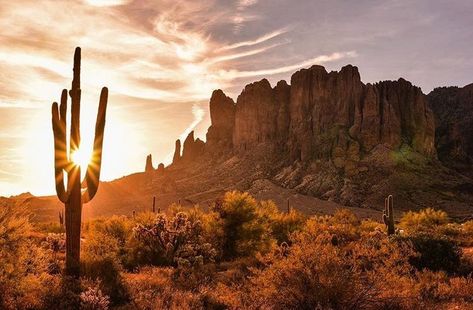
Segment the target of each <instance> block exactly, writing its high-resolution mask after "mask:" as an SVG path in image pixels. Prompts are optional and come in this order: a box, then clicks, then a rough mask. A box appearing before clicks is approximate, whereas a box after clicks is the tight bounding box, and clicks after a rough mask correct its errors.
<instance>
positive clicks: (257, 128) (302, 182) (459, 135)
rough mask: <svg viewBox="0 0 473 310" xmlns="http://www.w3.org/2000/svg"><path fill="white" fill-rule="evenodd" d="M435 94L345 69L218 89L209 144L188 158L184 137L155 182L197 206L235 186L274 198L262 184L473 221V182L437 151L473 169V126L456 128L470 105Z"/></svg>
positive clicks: (192, 146)
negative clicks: (390, 198) (434, 210)
mask: <svg viewBox="0 0 473 310" xmlns="http://www.w3.org/2000/svg"><path fill="white" fill-rule="evenodd" d="M438 92H440V91H439V90H436V91H435V92H433V94H436V93H438ZM456 92H457V90H456V89H454V90H449V93H448V96H447V95H445V96H447V97H448V98H451V96H453V95H452V94H453V93H454V94H456ZM458 92H459V93H458V95H454V97H455V96H456V97H455V98H457V99H452V100H454V101H455V102H457V101H458V102H460V101H462V102H463V101H468V100H470V99H469V98H471V97H469V96H471V87H468V88H467V90H462V91H460V90H458ZM433 94H430V95H429V97H427V96H425V95H424V94H423V93H422V91H421V89H420V88H419V87H416V86H414V85H412V84H411V83H410V82H408V81H406V80H404V79H402V78H400V79H399V80H397V81H382V82H378V83H375V84H370V83H368V84H365V83H363V82H362V81H361V78H360V74H359V72H358V69H357V68H356V67H354V66H351V65H348V66H345V67H343V68H342V69H341V70H340V71H338V72H337V71H332V72H327V71H326V70H325V68H324V67H322V66H312V67H311V68H308V69H302V70H299V71H298V72H296V73H294V74H293V75H292V77H291V81H290V84H288V83H287V82H285V81H280V82H278V83H277V84H276V85H275V86H274V87H272V86H271V84H270V83H269V81H268V80H266V79H263V80H261V81H258V82H254V83H251V84H249V85H247V86H245V88H244V89H243V91H242V92H241V94H240V95H239V96H238V97H237V100H236V102H235V101H234V100H233V99H231V98H230V97H228V96H226V95H225V94H224V93H223V91H221V90H216V91H214V92H213V93H212V97H211V99H210V118H211V126H210V127H209V129H208V132H207V136H206V142H203V141H201V140H200V139H195V137H194V133H193V132H191V133H190V134H189V135H188V137H187V138H186V139H185V141H184V143H183V144H182V155H181V141H179V140H177V141H176V149H175V153H174V159H173V163H172V164H171V165H170V166H168V167H166V168H164V169H163V168H162V167H161V168H160V173H158V174H156V175H157V176H156V177H157V178H158V179H159V178H163V180H165V181H163V182H164V183H166V184H171V183H170V180H173V182H174V183H172V184H176V186H178V188H174V189H173V188H169V186H168V187H166V188H167V191H171V192H173V191H175V192H176V193H179V195H184V196H187V197H192V201H195V200H194V199H197V201H199V200H200V199H201V198H202V197H207V199H210V197H214V196H215V195H217V193H221V192H222V191H224V190H232V189H239V190H245V191H250V192H255V191H260V192H262V193H266V194H265V195H266V196H267V194H268V193H269V192H267V189H261V188H260V187H258V186H259V185H258V184H260V185H261V184H273V185H274V186H275V187H273V185H271V186H269V188H273V189H274V188H280V189H281V191H286V190H290V191H293V192H294V193H297V195H299V194H302V195H307V196H310V197H318V198H322V199H324V200H329V201H334V202H336V203H339V204H341V205H345V206H352V207H368V208H377V207H380V208H381V207H382V204H383V199H384V196H386V195H387V194H388V193H393V194H395V195H396V200H397V201H398V202H399V203H400V206H399V207H400V208H401V209H403V210H407V209H415V208H419V207H431V206H437V207H439V208H443V209H445V210H449V211H451V210H454V212H457V213H461V214H467V213H469V212H470V206H471V204H472V202H473V181H472V180H471V179H470V178H468V177H466V176H461V175H459V174H456V173H455V172H453V171H451V170H449V169H448V168H445V166H444V165H443V164H442V163H441V162H440V161H438V159H437V153H438V154H439V157H440V159H441V160H443V159H444V158H454V157H453V155H452V154H457V155H458V154H460V155H461V158H462V160H464V161H465V162H470V161H471V154H472V153H471V150H472V148H471V146H472V145H473V143H471V137H472V136H473V135H471V134H470V133H471V131H468V130H471V128H472V126H471V125H470V123H468V122H467V124H465V123H461V122H458V121H457V120H458V117H459V116H460V115H462V114H465V113H466V112H464V111H465V109H466V108H465V109H464V108H460V107H463V106H464V104H463V105H462V104H458V106H459V107H458V108H455V109H451V108H449V109H446V110H445V109H444V108H439V106H443V104H442V103H436V102H437V101H439V102H444V101H445V100H447V99H446V98H445V96H443V95H441V94H439V95H433ZM428 98H430V101H431V102H430V106H432V108H433V109H434V111H436V118H437V121H438V122H440V123H443V120H444V119H449V120H450V119H452V121H451V122H450V123H449V124H448V125H445V126H446V127H447V129H445V128H443V127H442V125H437V127H436V126H435V120H434V113H433V112H432V110H431V108H430V107H429V104H428ZM436 98H437V99H436ZM436 100H437V101H436ZM448 100H450V99H448ZM448 100H447V101H448ZM469 102H471V101H469ZM469 111H471V109H470V110H469ZM469 115H471V114H469ZM456 123H458V125H457V127H455V126H454V124H456ZM468 128H469V129H468ZM436 129H437V130H436ZM436 131H437V138H436V137H435V133H436ZM440 133H443V134H442V135H439V134H440ZM442 136H445V137H444V138H442ZM455 139H456V140H455ZM444 140H445V141H456V142H453V145H454V146H455V147H453V146H452V145H450V144H449V143H451V142H448V143H447V142H444ZM437 150H438V151H437ZM445 154H447V155H445ZM176 178H177V179H176ZM158 179H155V180H153V182H154V183H153V182H152V183H150V184H160V183H159V182H160V181H158ZM178 179H179V181H177V180H178ZM268 182H269V183H268ZM164 183H163V184H164ZM255 184H256V185H255ZM153 186H154V185H153ZM272 195H273V196H277V195H278V193H273V194H272ZM196 197H200V198H196ZM275 199H276V198H275Z"/></svg>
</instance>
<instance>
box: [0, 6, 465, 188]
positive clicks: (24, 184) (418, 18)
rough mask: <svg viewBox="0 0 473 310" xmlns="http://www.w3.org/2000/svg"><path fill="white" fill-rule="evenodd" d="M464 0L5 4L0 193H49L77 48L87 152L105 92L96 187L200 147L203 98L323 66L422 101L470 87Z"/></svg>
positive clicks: (0, 36)
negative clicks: (60, 104) (188, 139)
mask: <svg viewBox="0 0 473 310" xmlns="http://www.w3.org/2000/svg"><path fill="white" fill-rule="evenodd" d="M472 16H473V1H470V0H444V1H440V0H412V1H409V0H387V1H378V0H357V1H348V0H232V1H230V0H208V1H195V0H183V1H180V0H171V1H168V0H135V1H133V0H83V1H80V0H74V1H73V0H71V1H55V0H54V1H47V0H41V1H38V0H16V1H10V0H0V29H1V30H0V195H3V196H9V195H14V194H19V193H23V192H31V193H33V194H35V195H46V194H48V195H49V194H54V177H53V176H54V171H53V138H52V129H51V114H50V113H51V103H52V102H53V101H59V99H60V94H61V90H62V89H63V88H67V89H69V88H70V83H71V79H72V58H73V53H74V48H75V47H76V46H80V47H81V48H82V84H81V88H82V104H81V109H82V110H81V117H82V119H81V133H82V147H81V148H82V151H83V153H88V152H91V148H92V141H93V131H94V126H95V124H94V122H95V117H96V112H97V107H98V100H99V95H100V89H101V87H103V86H107V87H108V88H109V104H108V111H107V123H106V128H105V142H104V154H103V161H102V180H113V179H115V178H118V177H121V176H123V175H127V174H131V173H134V172H138V171H143V169H144V166H145V158H146V155H147V154H152V155H153V162H154V165H155V166H157V165H158V163H160V162H164V163H169V161H170V159H171V156H170V155H171V154H172V152H173V147H174V141H175V139H177V138H179V137H180V138H181V139H182V138H185V136H186V135H187V134H188V133H189V132H190V131H191V130H195V132H196V136H197V137H200V138H201V139H203V140H205V133H206V130H207V128H208V126H209V123H210V117H209V110H208V101H209V98H210V95H211V93H212V90H214V89H218V88H220V89H222V90H224V92H225V93H226V94H227V95H229V96H231V97H232V98H234V99H235V100H236V98H237V96H238V94H239V93H240V91H241V90H242V89H243V88H244V86H245V85H246V84H248V83H250V82H253V81H257V80H261V79H262V78H267V79H268V80H269V81H270V82H271V83H272V85H273V86H274V85H275V84H276V82H277V81H278V80H281V79H285V80H287V81H290V76H291V75H292V73H294V72H295V71H297V70H298V69H301V68H304V67H310V66H311V65H314V64H321V65H323V66H325V67H326V68H327V70H329V71H330V70H339V69H340V68H341V67H342V66H344V65H346V64H353V65H356V66H358V68H359V71H360V73H361V77H362V80H363V81H364V82H366V83H368V82H377V81H379V80H392V79H398V78H399V77H404V78H405V79H407V80H410V81H412V82H413V84H415V85H418V86H420V87H421V88H422V90H423V91H424V93H428V92H429V91H431V90H432V89H433V88H434V87H437V86H448V85H456V86H463V85H466V84H469V83H472V82H473V59H472V55H473V44H472V42H473V19H472Z"/></svg>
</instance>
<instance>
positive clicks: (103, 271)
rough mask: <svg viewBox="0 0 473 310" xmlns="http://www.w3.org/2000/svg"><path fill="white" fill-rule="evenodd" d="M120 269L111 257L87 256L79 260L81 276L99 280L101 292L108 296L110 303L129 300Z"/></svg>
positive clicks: (114, 303)
mask: <svg viewBox="0 0 473 310" xmlns="http://www.w3.org/2000/svg"><path fill="white" fill-rule="evenodd" d="M121 271H122V270H121V266H120V265H119V263H118V262H117V260H115V259H114V258H112V257H101V258H95V257H93V258H90V257H87V258H84V259H83V260H82V261H81V272H82V274H81V276H82V277H83V278H85V279H91V280H93V281H97V282H99V283H100V289H101V290H102V292H103V293H105V294H106V295H107V296H110V301H111V303H112V305H119V304H123V303H126V302H127V301H128V300H129V295H128V291H127V289H126V286H125V284H124V282H123V277H122V273H121Z"/></svg>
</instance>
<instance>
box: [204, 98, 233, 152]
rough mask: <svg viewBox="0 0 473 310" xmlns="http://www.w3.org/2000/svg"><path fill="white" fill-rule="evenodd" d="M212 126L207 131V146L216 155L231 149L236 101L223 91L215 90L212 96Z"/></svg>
mask: <svg viewBox="0 0 473 310" xmlns="http://www.w3.org/2000/svg"><path fill="white" fill-rule="evenodd" d="M210 120H211V126H210V127H209V129H208V131H207V143H206V148H207V150H209V152H210V153H212V154H214V155H222V154H224V153H227V152H229V151H231V149H232V147H233V145H232V143H233V142H232V141H233V128H234V125H235V103H234V102H233V99H231V98H230V97H227V96H225V94H224V93H223V91H221V90H215V91H214V92H213V93H212V97H211V98H210Z"/></svg>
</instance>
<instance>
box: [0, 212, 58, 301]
mask: <svg viewBox="0 0 473 310" xmlns="http://www.w3.org/2000/svg"><path fill="white" fill-rule="evenodd" d="M31 229H32V226H31V225H30V223H29V221H28V218H27V216H26V214H24V213H22V212H20V211H18V210H17V209H16V208H8V207H3V208H0V309H30V308H40V307H41V306H42V302H43V300H44V297H45V296H46V295H47V294H48V286H52V283H53V282H54V281H55V278H54V276H52V275H49V274H48V266H49V261H50V259H51V257H50V255H49V253H48V252H46V250H45V249H43V248H41V247H40V245H39V244H37V243H35V242H36V240H35V239H33V238H30V234H31Z"/></svg>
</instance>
